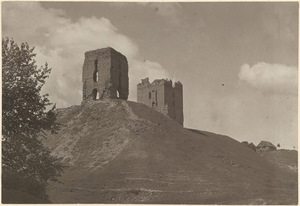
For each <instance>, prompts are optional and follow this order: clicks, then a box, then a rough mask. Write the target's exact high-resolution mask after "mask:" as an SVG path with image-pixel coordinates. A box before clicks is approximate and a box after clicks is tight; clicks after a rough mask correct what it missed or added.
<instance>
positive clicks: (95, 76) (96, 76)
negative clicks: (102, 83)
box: [93, 59, 98, 82]
mask: <svg viewBox="0 0 300 206" xmlns="http://www.w3.org/2000/svg"><path fill="white" fill-rule="evenodd" d="M93 80H94V82H98V59H96V60H95V61H94V74H93Z"/></svg>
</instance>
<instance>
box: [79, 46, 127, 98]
mask: <svg viewBox="0 0 300 206" xmlns="http://www.w3.org/2000/svg"><path fill="white" fill-rule="evenodd" d="M82 82H83V100H88V99H115V98H118V93H119V98H121V99H127V98H128V88H129V86H128V63H127V59H126V57H125V56H124V55H122V54H121V53H119V52H117V51H115V50H114V49H112V48H110V47H108V48H103V49H97V50H93V51H88V52H86V53H85V59H84V64H83V71H82Z"/></svg>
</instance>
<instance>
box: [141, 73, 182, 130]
mask: <svg viewBox="0 0 300 206" xmlns="http://www.w3.org/2000/svg"><path fill="white" fill-rule="evenodd" d="M137 102H139V103H143V104H146V105H148V106H149V107H153V108H154V109H156V110H157V111H159V112H161V113H163V114H165V115H167V116H169V117H170V118H172V119H174V120H175V121H177V122H178V123H179V124H181V125H183V92H182V84H181V83H180V82H179V81H178V82H175V84H174V87H173V85H172V80H166V79H156V80H154V81H153V82H152V83H150V82H149V78H145V79H142V82H141V83H139V84H138V85H137Z"/></svg>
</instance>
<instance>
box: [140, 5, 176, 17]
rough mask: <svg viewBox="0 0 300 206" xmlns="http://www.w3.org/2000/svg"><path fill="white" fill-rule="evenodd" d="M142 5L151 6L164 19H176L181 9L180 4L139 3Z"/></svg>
mask: <svg viewBox="0 0 300 206" xmlns="http://www.w3.org/2000/svg"><path fill="white" fill-rule="evenodd" d="M139 4H140V5H143V6H149V7H150V8H152V9H154V11H155V12H156V13H157V14H158V15H160V16H163V17H173V18H174V17H176V16H177V15H178V12H179V10H180V8H181V5H180V4H179V3H178V2H139Z"/></svg>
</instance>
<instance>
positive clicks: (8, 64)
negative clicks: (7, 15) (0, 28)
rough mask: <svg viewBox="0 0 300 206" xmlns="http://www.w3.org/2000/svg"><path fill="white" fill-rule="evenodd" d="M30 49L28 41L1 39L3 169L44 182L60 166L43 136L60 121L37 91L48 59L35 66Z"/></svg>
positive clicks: (53, 178)
mask: <svg viewBox="0 0 300 206" xmlns="http://www.w3.org/2000/svg"><path fill="white" fill-rule="evenodd" d="M33 50H34V48H30V47H29V45H28V44H27V43H21V44H20V46H19V45H18V44H16V43H15V42H14V41H13V40H12V39H9V38H4V39H2V170H3V174H8V173H15V174H17V175H18V176H22V177H24V178H31V179H32V178H34V179H35V180H36V181H38V182H39V183H40V184H42V185H46V184H47V183H48V181H56V180H57V179H56V178H57V177H58V176H59V174H60V172H61V171H62V166H61V164H60V162H59V160H58V159H57V158H55V157H53V156H51V155H50V152H49V151H48V150H47V149H46V148H45V147H44V145H43V144H42V138H44V137H45V132H47V131H50V132H52V133H53V132H55V131H57V129H58V128H59V125H58V124H57V123H56V115H55V113H54V109H55V105H54V106H53V104H52V103H50V101H49V99H48V95H47V94H45V95H41V94H40V93H41V89H42V87H43V85H44V84H45V80H46V79H47V78H48V76H49V74H50V72H51V69H50V68H49V67H48V65H47V63H46V64H45V65H44V66H42V67H40V68H39V67H37V66H36V61H35V60H34V58H35V56H36V54H34V53H33ZM51 106H52V108H51V109H50V110H49V109H48V110H47V108H48V107H51ZM3 186H5V185H3Z"/></svg>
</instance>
